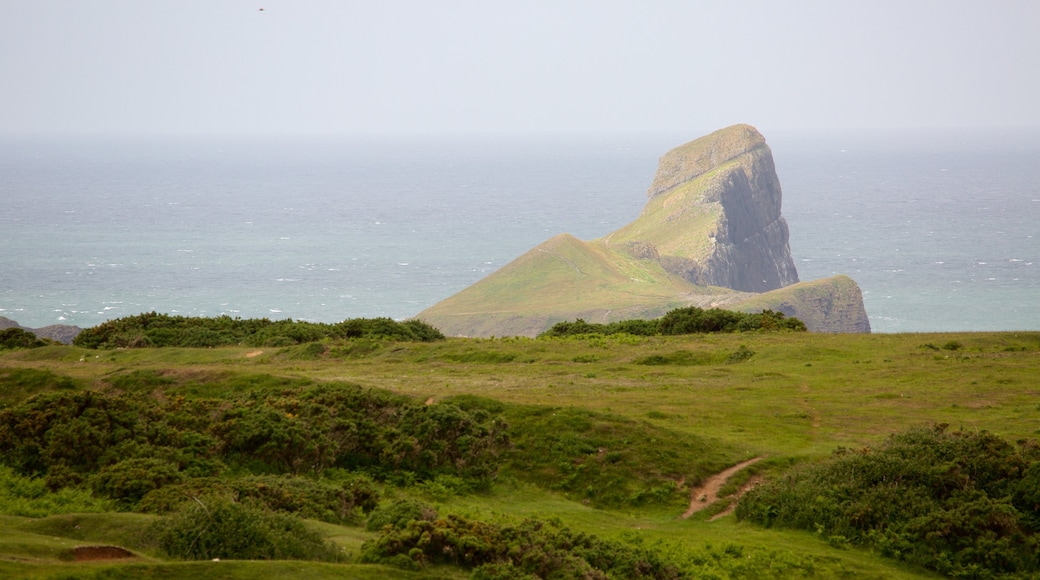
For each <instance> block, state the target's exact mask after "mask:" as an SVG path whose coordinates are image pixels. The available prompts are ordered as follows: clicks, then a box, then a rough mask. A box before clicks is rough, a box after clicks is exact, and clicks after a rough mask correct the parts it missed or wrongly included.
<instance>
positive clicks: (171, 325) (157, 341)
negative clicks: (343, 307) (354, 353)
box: [73, 312, 444, 348]
mask: <svg viewBox="0 0 1040 580" xmlns="http://www.w3.org/2000/svg"><path fill="white" fill-rule="evenodd" d="M343 338H348V339H353V338H385V339H389V340H400V341H433V340H443V339H444V335H443V334H442V333H441V332H440V331H439V330H437V329H436V328H434V327H432V326H430V325H429V324H427V323H425V322H423V321H420V320H408V321H405V322H397V321H395V320H392V319H390V318H353V319H349V320H344V321H343V322H339V323H336V324H324V323H317V322H305V321H295V322H294V321H293V320H280V321H271V320H268V319H266V318H260V319H255V318H253V319H245V320H243V319H241V318H231V317H230V316H218V317H215V318H204V317H187V316H171V315H169V314H158V313H156V312H149V313H144V314H138V315H136V316H127V317H124V318H117V319H115V320H109V321H107V322H105V323H103V324H100V325H98V326H94V327H92V328H87V329H84V330H83V331H82V332H80V333H79V334H78V335H77V336H76V338H75V340H74V341H73V344H75V345H76V346H80V347H83V348H144V347H165V346H179V347H196V348H198V347H215V346H223V345H236V344H248V345H251V346H277V347H280V346H290V345H294V344H303V343H307V342H317V341H320V340H325V339H343Z"/></svg>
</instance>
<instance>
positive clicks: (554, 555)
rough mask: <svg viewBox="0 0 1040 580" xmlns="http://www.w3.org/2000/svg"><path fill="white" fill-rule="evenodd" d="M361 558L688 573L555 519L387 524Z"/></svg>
mask: <svg viewBox="0 0 1040 580" xmlns="http://www.w3.org/2000/svg"><path fill="white" fill-rule="evenodd" d="M361 559H362V561H363V562H374V563H387V564H391V565H397V566H401V567H406V568H412V569H422V568H425V567H426V566H429V565H431V564H453V565H456V566H462V567H465V568H470V569H475V570H474V574H473V577H474V578H591V579H606V578H661V579H675V578H685V577H688V576H687V575H686V574H684V573H683V572H681V571H680V570H679V569H678V568H677V567H676V566H674V565H672V564H669V563H668V562H665V561H663V560H662V559H661V558H660V557H659V556H658V555H657V554H656V553H654V552H653V551H651V550H646V549H643V548H639V547H635V546H631V545H628V544H625V543H623V542H618V541H609V540H603V539H600V538H598V537H596V536H593V535H589V534H585V533H582V532H575V531H572V530H570V529H569V528H567V527H564V526H563V525H562V523H561V522H559V521H557V520H548V521H542V520H536V519H529V520H525V521H524V522H522V523H520V524H519V525H515V526H503V525H496V524H490V523H486V522H480V521H475V520H470V519H467V518H464V517H459V516H453V515H449V516H447V517H446V518H443V519H436V520H432V521H431V520H429V519H413V520H411V521H410V522H408V523H407V524H406V525H404V526H400V525H396V526H386V527H384V528H383V533H382V535H381V536H380V537H379V538H377V539H375V540H370V541H368V542H365V544H364V546H363V547H362V555H361Z"/></svg>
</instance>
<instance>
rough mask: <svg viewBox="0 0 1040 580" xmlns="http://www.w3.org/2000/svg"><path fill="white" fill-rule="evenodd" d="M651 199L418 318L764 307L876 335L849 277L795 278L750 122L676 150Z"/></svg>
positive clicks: (459, 324)
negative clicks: (630, 215)
mask: <svg viewBox="0 0 1040 580" xmlns="http://www.w3.org/2000/svg"><path fill="white" fill-rule="evenodd" d="M647 195H648V197H649V200H648V201H647V204H646V206H645V208H644V209H643V212H642V214H641V215H640V216H639V218H638V219H636V220H635V221H633V222H632V223H630V224H628V225H626V226H624V227H622V228H620V229H618V230H617V231H615V232H613V233H611V234H608V235H606V236H604V237H603V238H600V239H597V240H592V241H582V240H579V239H577V238H575V237H573V236H570V235H568V234H560V235H558V236H556V237H554V238H551V239H550V240H548V241H546V242H544V243H542V244H540V245H539V246H537V247H535V248H533V249H532V250H530V251H529V252H527V253H526V254H524V255H522V256H520V257H519V258H517V259H516V260H514V261H512V262H510V263H509V264H508V265H506V266H504V267H503V268H501V269H500V270H498V271H497V272H494V273H493V274H491V275H489V276H488V277H486V278H485V279H483V280H481V281H479V282H477V283H476V284H474V285H472V286H470V287H469V288H466V289H465V290H463V291H462V292H459V293H458V294H455V295H454V296H451V297H449V298H447V299H445V300H443V301H441V302H439V303H437V304H435V305H433V306H431V307H430V308H427V309H426V310H424V311H422V312H421V313H419V315H418V316H417V317H418V318H420V319H423V320H425V321H427V322H429V323H430V324H433V325H434V326H436V327H438V328H439V329H441V331H443V332H445V333H446V334H449V335H454V336H494V335H498V336H508V335H522V336H533V335H536V334H538V333H539V332H542V331H544V330H545V329H547V328H549V327H550V326H552V325H553V324H555V323H556V322H560V321H564V320H575V319H577V318H582V319H584V320H586V321H589V322H612V321H617V320H624V319H628V318H655V317H658V316H661V315H662V314H664V313H665V312H667V311H668V310H671V309H673V308H676V307H680V306H700V307H722V308H729V309H734V310H752V309H758V310H761V309H764V308H768V309H773V310H778V311H781V312H783V313H784V314H787V315H789V316H796V317H798V318H802V319H803V320H804V321H805V322H806V324H807V325H808V326H809V329H810V330H813V331H816V332H870V323H869V321H868V320H867V316H866V311H865V310H864V308H863V299H862V294H861V293H860V290H859V288H858V286H857V285H856V284H855V282H854V281H853V280H852V279H851V278H848V277H847V276H836V277H832V278H828V279H825V280H817V281H813V282H811V283H808V284H799V281H798V272H797V270H796V268H795V265H794V260H793V259H792V257H791V252H790V247H789V244H788V228H787V222H786V220H784V218H783V216H782V215H781V211H780V208H781V190H780V183H779V180H778V178H777V176H776V170H775V167H774V165H773V158H772V152H771V151H770V149H769V146H768V145H766V143H765V139H764V138H763V137H762V135H761V134H760V133H759V132H758V131H757V130H755V129H754V128H753V127H751V126H749V125H735V126H733V127H729V128H726V129H723V130H720V131H717V132H715V133H712V134H711V135H708V136H705V137H702V138H700V139H697V140H695V141H692V142H690V143H687V144H685V145H682V146H680V147H677V148H675V149H673V150H671V151H669V152H668V153H666V154H665V155H664V156H663V157H662V158H661V161H660V165H659V168H658V170H657V174H656V176H655V177H654V180H653V182H652V183H651V185H650V188H649V191H648V193H647Z"/></svg>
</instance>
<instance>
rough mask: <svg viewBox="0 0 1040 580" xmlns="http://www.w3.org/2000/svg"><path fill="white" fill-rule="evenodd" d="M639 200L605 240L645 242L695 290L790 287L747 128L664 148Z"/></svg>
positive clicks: (753, 133) (768, 191)
mask: <svg viewBox="0 0 1040 580" xmlns="http://www.w3.org/2000/svg"><path fill="white" fill-rule="evenodd" d="M647 195H648V196H649V198H650V201H649V202H648V203H647V206H646V208H645V209H644V211H643V215H642V216H641V217H640V219H639V220H637V221H636V222H633V224H630V225H629V226H626V227H624V228H622V229H620V230H618V232H615V233H614V234H612V235H611V236H608V239H610V240H611V241H614V242H617V243H627V244H631V243H634V242H642V243H649V244H652V245H653V246H654V247H655V248H656V250H657V252H658V253H659V254H660V255H661V258H662V264H663V265H664V266H665V267H666V268H667V269H668V270H669V271H670V272H672V273H673V274H675V275H677V276H680V277H683V278H685V279H686V280H688V281H690V282H692V283H694V284H697V285H701V286H722V287H725V288H732V289H734V290H741V291H744V292H767V291H769V290H775V289H777V288H782V287H784V286H788V285H790V284H794V283H796V282H798V271H797V269H796V268H795V265H794V260H793V259H792V257H791V248H790V244H789V243H788V237H789V234H788V228H787V221H786V220H785V219H784V218H783V216H782V215H781V213H780V204H781V197H782V195H781V190H780V180H779V179H778V178H777V176H776V168H775V166H774V165H773V154H772V151H771V150H770V149H769V146H768V145H766V142H765V138H764V137H762V135H761V134H760V133H759V132H758V131H757V130H756V129H755V128H754V127H751V126H750V125H734V126H732V127H728V128H726V129H722V130H720V131H716V132H714V133H712V134H711V135H708V136H705V137H701V138H700V139H697V140H695V141H691V142H690V143H687V144H685V145H682V146H679V147H676V148H675V149H672V150H671V151H669V152H668V153H666V154H665V155H664V156H663V157H662V158H661V161H660V163H659V165H658V169H657V173H656V175H655V176H654V180H653V182H652V183H651V184H650V188H649V190H648V192H647ZM689 216H696V218H699V219H692V220H691V219H689ZM673 226H674V227H673ZM691 238H693V240H691ZM697 238H700V240H699V241H700V242H701V243H696V242H697V241H698V240H697ZM691 241H692V242H694V243H691Z"/></svg>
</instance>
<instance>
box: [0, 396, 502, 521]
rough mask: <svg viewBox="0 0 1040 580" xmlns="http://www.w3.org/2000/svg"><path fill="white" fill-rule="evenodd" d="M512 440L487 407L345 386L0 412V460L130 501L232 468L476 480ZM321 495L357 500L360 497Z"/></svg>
mask: <svg viewBox="0 0 1040 580" xmlns="http://www.w3.org/2000/svg"><path fill="white" fill-rule="evenodd" d="M508 446H509V440H508V438H507V436H506V425H505V423H504V422H503V421H502V420H501V419H499V418H497V417H495V416H492V415H491V414H490V413H489V412H487V411H485V410H482V409H473V410H472V411H466V410H463V409H461V408H459V407H458V406H456V405H453V404H451V403H438V404H433V405H423V404H421V403H419V402H417V401H414V400H412V399H409V398H407V397H403V396H400V395H394V394H392V393H389V392H387V391H379V390H370V389H363V388H361V387H358V386H356V385H347V384H321V385H310V386H288V387H284V388H277V387H275V388H258V389H256V390H251V391H248V390H247V391H244V392H239V393H238V394H234V395H231V396H230V397H229V398H227V399H222V400H217V399H185V398H183V397H177V396H174V397H162V398H156V397H153V396H151V395H150V394H143V393H126V392H124V393H108V394H102V393H97V392H91V391H75V392H57V393H47V394H42V395H37V396H34V397H31V398H29V399H28V400H26V401H24V402H23V403H21V404H19V405H17V406H14V407H12V408H9V409H5V410H3V411H0V463H3V464H6V465H8V466H10V467H12V468H14V469H15V470H16V471H17V472H18V473H21V474H23V475H28V476H34V477H42V478H44V479H45V480H46V482H47V484H48V485H49V486H50V487H51V488H52V489H58V488H61V487H66V486H70V485H72V486H74V485H78V484H81V483H89V485H90V486H91V487H92V488H93V489H94V490H95V492H96V493H98V494H99V495H101V496H103V497H108V498H111V499H114V500H116V501H118V502H119V503H120V504H121V505H122V506H124V507H125V508H129V509H132V508H133V506H134V505H136V504H137V503H138V502H139V501H141V500H142V499H143V498H144V496H146V495H148V494H151V493H152V492H154V491H156V490H158V489H161V488H163V487H166V486H169V485H175V484H179V483H182V482H185V480H188V479H191V478H206V477H215V476H219V475H221V474H222V473H224V472H225V471H226V470H227V469H228V468H229V467H232V468H234V469H235V470H236V471H239V472H242V471H245V472H251V473H255V474H258V475H260V474H272V475H300V474H307V475H309V476H311V477H318V476H321V475H322V474H323V473H325V472H326V471H327V470H329V469H330V468H339V469H343V470H348V471H350V470H354V471H356V470H363V471H367V472H369V473H371V474H373V475H374V476H375V477H379V478H383V477H388V476H390V475H394V474H398V473H409V474H412V477H414V478H415V479H416V480H425V479H433V478H435V477H437V476H438V475H450V476H455V477H458V478H462V479H464V480H465V481H466V482H468V483H469V484H470V485H471V486H472V487H474V488H480V487H483V486H486V485H487V484H488V482H490V480H491V479H492V478H493V477H494V476H495V474H496V472H497V469H498V464H499V459H498V458H499V455H500V454H501V453H502V452H503V451H505V450H506V449H508ZM341 479H342V478H341ZM355 483H356V482H355ZM359 485H360V484H359ZM328 499H329V501H330V502H332V503H342V502H347V503H349V504H351V506H352V505H354V504H357V505H363V503H364V499H363V498H361V497H360V496H358V495H357V494H354V495H353V496H352V497H351V498H350V499H346V498H345V497H339V496H336V495H335V494H333V495H332V496H328ZM264 501H268V500H267V499H265V500H264ZM359 502H360V503H359ZM348 507H349V506H348ZM329 509H331V510H332V511H333V512H337V511H342V508H341V507H339V508H338V507H331V508H329ZM344 517H345V516H344Z"/></svg>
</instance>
